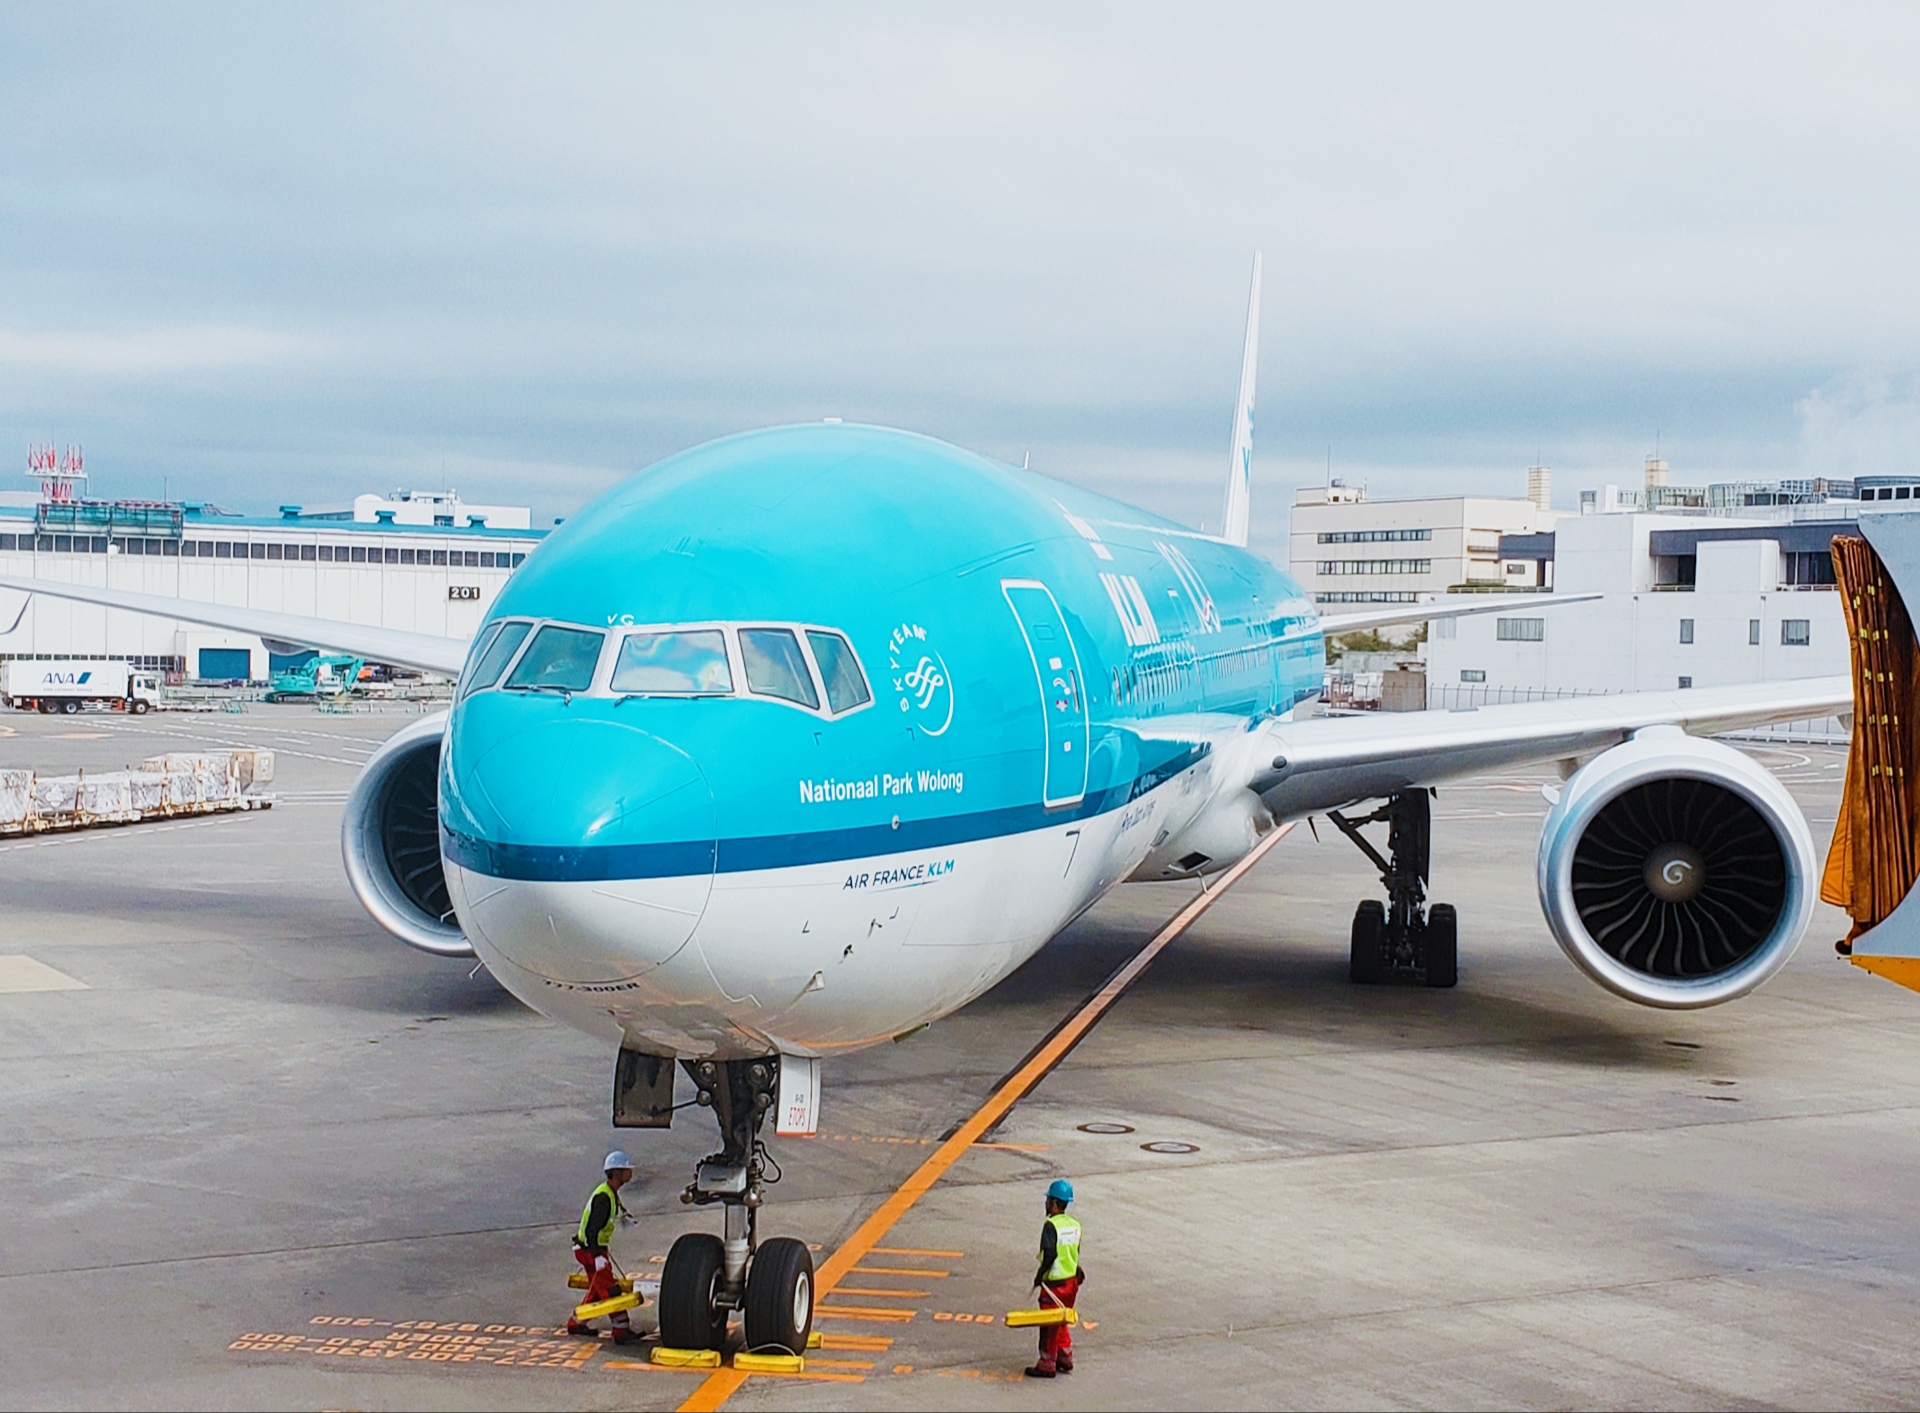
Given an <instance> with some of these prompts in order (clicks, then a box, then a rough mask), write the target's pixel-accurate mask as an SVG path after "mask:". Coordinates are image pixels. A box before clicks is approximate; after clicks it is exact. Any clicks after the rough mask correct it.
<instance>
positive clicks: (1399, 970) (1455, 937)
mask: <svg viewBox="0 0 1920 1413" xmlns="http://www.w3.org/2000/svg"><path fill="white" fill-rule="evenodd" d="M1327 818H1328V819H1331V820H1332V821H1333V822H1334V824H1336V825H1337V826H1339V829H1340V832H1341V833H1343V834H1345V835H1346V836H1347V837H1348V838H1349V839H1351V840H1353V842H1354V843H1355V844H1356V845H1358V846H1359V848H1360V851H1361V852H1362V853H1363V854H1365V855H1366V856H1367V857H1368V858H1370V859H1372V860H1373V862H1374V865H1375V867H1377V868H1378V869H1379V870H1380V881H1381V882H1382V883H1384V884H1385V885H1386V888H1387V901H1386V902H1385V903H1384V904H1383V903H1381V902H1380V901H1379V900H1378V899H1375V898H1369V899H1368V900H1367V901H1365V902H1364V903H1362V904H1360V906H1359V907H1358V908H1356V909H1355V910H1354V914H1353V938H1352V954H1351V957H1350V961H1349V972H1348V974H1349V975H1350V976H1351V977H1352V979H1353V980H1354V981H1355V982H1357V983H1360V984H1363V985H1366V984H1371V983H1374V982H1379V981H1385V980H1387V979H1388V978H1390V977H1405V978H1407V979H1408V980H1411V981H1417V982H1423V983H1424V984H1426V985H1428V986H1435V987H1447V986H1452V985H1454V984H1455V983H1456V982H1458V981H1459V979H1460V942H1459V936H1460V925H1459V919H1458V918H1457V916H1456V915H1455V913H1454V909H1453V905H1452V904H1450V903H1435V904H1433V905H1432V906H1431V907H1428V906H1427V905H1426V896H1427V886H1426V885H1427V873H1428V862H1429V859H1430V857H1431V854H1432V844H1433V823H1432V805H1431V797H1430V796H1429V794H1428V792H1427V791H1425V790H1402V791H1399V792H1398V793H1397V794H1393V795H1389V796H1388V797H1387V802H1386V803H1385V804H1384V805H1382V806H1380V808H1379V809H1377V810H1375V811H1374V812H1373V813H1372V814H1369V815H1365V816H1363V817H1362V818H1359V819H1348V818H1347V817H1346V816H1345V815H1343V814H1341V813H1340V811H1338V810H1329V811H1327ZM1382 821H1385V823H1386V826H1387V854H1388V857H1386V858H1382V857H1381V856H1380V851H1379V850H1377V849H1375V848H1374V847H1373V845H1372V844H1371V843H1369V842H1368V840H1367V837H1366V836H1365V835H1364V834H1362V833H1361V832H1360V831H1361V829H1362V828H1363V827H1364V826H1366V825H1369V824H1378V823H1380V822H1382Z"/></svg>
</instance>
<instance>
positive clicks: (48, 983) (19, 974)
mask: <svg viewBox="0 0 1920 1413" xmlns="http://www.w3.org/2000/svg"><path fill="white" fill-rule="evenodd" d="M89 990H92V988H91V987H89V986H88V985H87V983H86V982H84V981H75V980H74V979H73V978H72V977H70V976H68V975H67V974H66V973H65V972H63V971H55V970H54V969H53V968H52V967H50V966H48V965H47V964H46V963H45V962H36V961H35V960H34V959H33V958H32V957H29V956H26V955H25V954H24V953H20V952H14V953H11V954H8V955H0V994H11V993H14V992H19V991H89Z"/></svg>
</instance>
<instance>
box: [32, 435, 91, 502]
mask: <svg viewBox="0 0 1920 1413" xmlns="http://www.w3.org/2000/svg"><path fill="white" fill-rule="evenodd" d="M81 467H82V457H81V455H80V448H79V447H77V446H72V445H69V446H68V447H67V449H66V450H65V451H64V452H63V451H61V450H60V449H59V448H58V447H56V446H55V445H54V444H53V443H52V442H48V443H47V444H46V445H45V446H39V445H34V446H29V447H28V448H27V474H28V475H29V476H32V477H35V478H36V479H38V480H39V482H40V498H41V499H42V500H44V501H46V502H47V503H48V504H50V505H67V504H71V503H72V502H74V501H77V500H79V499H80V488H81V486H82V485H84V484H85V482H86V479H87V473H86V472H85V471H84V470H82V469H81Z"/></svg>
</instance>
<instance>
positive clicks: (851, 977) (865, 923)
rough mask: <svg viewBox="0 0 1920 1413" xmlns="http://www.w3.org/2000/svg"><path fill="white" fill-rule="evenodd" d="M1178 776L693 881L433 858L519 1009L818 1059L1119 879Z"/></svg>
mask: <svg viewBox="0 0 1920 1413" xmlns="http://www.w3.org/2000/svg"><path fill="white" fill-rule="evenodd" d="M1191 784H1192V782H1191V781H1189V780H1187V779H1185V778H1184V777H1182V778H1176V779H1175V780H1172V781H1168V782H1166V783H1165V784H1163V785H1161V786H1160V787H1159V788H1158V789H1156V790H1154V791H1153V792H1151V793H1149V794H1147V795H1144V796H1142V797H1141V798H1140V799H1137V800H1134V801H1132V802H1130V803H1128V804H1126V805H1123V806H1121V807H1118V808H1116V809H1113V810H1110V811H1108V812H1107V813H1105V814H1101V815H1095V816H1092V817H1090V818H1085V819H1075V820H1063V821H1062V822H1061V823H1060V824H1058V825H1053V826H1049V827H1045V828H1041V829H1037V830H1030V831H1027V832H1025V833H1021V834H1012V835H1004V836H999V837H995V838H989V839H980V840H974V841H971V842H968V843H964V844H953V845H946V846H941V847H936V848H923V849H914V850H904V851H902V852H899V853H894V854H881V855H875V856H872V857H868V858H863V859H858V860H847V861H845V862H839V863H829V864H808V865H804V866H800V867H793V868H776V869H766V870H760V871H754V872H738V873H719V874H715V875H712V876H711V877H710V878H709V877H706V876H698V877H691V878H686V877H682V878H670V879H647V880H632V881H609V882H567V883H529V882H519V881H515V880H510V879H500V878H493V877H489V876H487V875H484V874H477V873H471V872H468V871H467V870H465V869H463V868H461V867H460V866H459V865H457V864H455V863H453V862H452V861H451V860H449V861H447V862H446V865H445V867H446V877H447V883H448V886H449V888H450V890H451V892H452V896H453V902H454V906H455V909H456V911H457V913H458V915H459V918H460V922H461V925H462V927H463V928H464V930H465V932H466V935H467V937H468V939H469V940H470V941H471V942H472V943H473V946H474V950H475V952H476V953H477V954H478V955H479V957H480V958H481V960H483V961H484V962H485V963H486V964H487V967H488V969H489V970H490V971H492V972H493V974H494V975H495V976H496V977H497V978H498V979H499V980H500V982H501V984H503V985H504V986H506V988H507V989H508V990H509V991H511V992H513V994H514V995H516V996H518V997H519V998H520V999H521V1000H523V1001H525V1002H526V1003H527V1004H528V1005H529V1006H532V1007H533V1008H534V1009H535V1010H538V1011H540V1012H542V1013H543V1014H545V1015H548V1016H551V1017H553V1018H554V1019H555V1020H558V1021H561V1022H563V1023H565V1024H567V1025H569V1026H573V1027H574V1028H576V1029H579V1030H583V1031H586V1032H588V1033H590V1034H593V1035H597V1036H601V1037H602V1038H605V1039H607V1040H611V1041H616V1042H624V1043H626V1044H628V1045H630V1046H631V1047H632V1048H636V1049H642V1050H647V1051H651V1052H654V1053H672V1054H676V1055H680V1056H685V1057H708V1058H716V1057H717V1058H736V1057H744V1056H747V1055H756V1054H764V1053H766V1052H767V1050H768V1049H769V1048H772V1049H777V1050H780V1051H783V1052H786V1053H789V1054H802V1055H808V1054H811V1055H827V1054H833V1053H836V1052H843V1051H847V1050H854V1049H859V1048H860V1047H862V1046H866V1045H872V1044H875V1043H877V1042H879V1041H882V1040H888V1039H892V1038H893V1037H895V1036H898V1035H900V1034H902V1033H904V1032H906V1031H910V1030H913V1029H915V1028H916V1027H918V1026H922V1025H926V1024H928V1023H930V1022H932V1021H934V1020H937V1019H939V1018H940V1017H941V1016H944V1015H947V1014H948V1013H950V1012H952V1011H954V1010H957V1009H958V1008H959V1007H961V1006H963V1005H965V1004H966V1003H967V1002H968V1001H971V1000H972V999H973V998H974V997H976V996H978V995H980V994H981V993H982V992H983V991H985V990H986V989H987V988H988V987H990V986H992V985H993V984H994V983H995V982H997V981H999V980H1000V979H1001V978H1002V977H1004V976H1006V975H1007V974H1008V973H1009V972H1011V971H1012V970H1013V969H1014V968H1015V967H1017V966H1019V965H1020V964H1021V963H1022V962H1023V961H1025V960H1026V959H1027V958H1028V957H1030V956H1032V955H1033V953H1034V952H1035V951H1037V950H1038V949H1039V948H1040V947H1041V946H1042V945H1043V944H1044V943H1045V942H1046V941H1047V940H1048V939H1049V938H1050V937H1052V936H1053V935H1054V934H1055V933H1056V932H1058V931H1059V930H1060V929H1061V928H1062V927H1064V926H1065V925H1066V924H1067V923H1068V922H1070V921H1071V920H1072V919H1073V918H1075V917H1077V916H1078V915H1079V914H1080V913H1081V912H1083V911H1085V909H1086V908H1087V907H1089V906H1091V904H1092V903H1093V902H1094V901H1095V900H1096V899H1098V898H1099V897H1100V896H1101V895H1102V894H1104V893H1105V892H1106V891H1107V890H1108V889H1109V888H1111V887H1113V885H1114V884H1116V883H1118V882H1119V881H1120V880H1121V879H1124V878H1125V877H1126V876H1127V875H1128V874H1129V873H1131V872H1132V871H1133V870H1134V869H1135V868H1136V867H1137V866H1138V865H1139V863H1140V861H1141V860H1142V859H1143V858H1144V857H1145V856H1146V854H1147V852H1148V850H1149V849H1150V848H1151V847H1152V843H1153V840H1154V836H1155V834H1156V832H1157V830H1158V828H1160V827H1163V826H1164V824H1165V823H1166V822H1167V821H1165V820H1163V819H1162V818H1160V816H1161V815H1162V814H1163V813H1164V812H1165V808H1166V806H1167V805H1168V804H1169V803H1170V802H1172V801H1173V800H1176V799H1179V800H1183V801H1184V799H1185V798H1186V797H1187V796H1188V795H1190V793H1191V789H1190V787H1191Z"/></svg>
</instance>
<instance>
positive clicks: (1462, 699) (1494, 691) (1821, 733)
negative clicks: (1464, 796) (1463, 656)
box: [1427, 682, 1853, 746]
mask: <svg viewBox="0 0 1920 1413" xmlns="http://www.w3.org/2000/svg"><path fill="white" fill-rule="evenodd" d="M1615 695H1617V694H1616V693H1613V692H1608V691H1603V690H1600V689H1598V688H1592V687H1502V686H1486V685H1482V684H1479V683H1473V682H1468V683H1459V684H1456V683H1451V682H1440V683H1429V684H1428V685H1427V710H1428V711H1464V710H1466V709H1468V708H1471V707H1481V706H1506V705H1509V704H1510V703H1513V702H1558V701H1567V700H1570V699H1572V698H1576V697H1610V696H1615ZM1722 734H1723V735H1724V736H1725V737H1726V738H1727V739H1728V740H1732V741H1753V742H1759V743H1762V744H1772V745H1782V746H1785V745H1795V746H1844V745H1846V744H1847V742H1849V741H1851V740H1852V739H1853V733H1852V731H1850V730H1849V729H1848V728H1847V726H1846V725H1845V724H1844V723H1843V722H1842V721H1841V720H1840V718H1839V717H1837V716H1822V717H1815V718H1812V719H1810V720H1805V721H1776V722H1774V723H1773V724H1772V725H1770V726H1754V727H1749V728H1748V729H1746V730H1744V731H1727V732H1723V733H1722Z"/></svg>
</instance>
